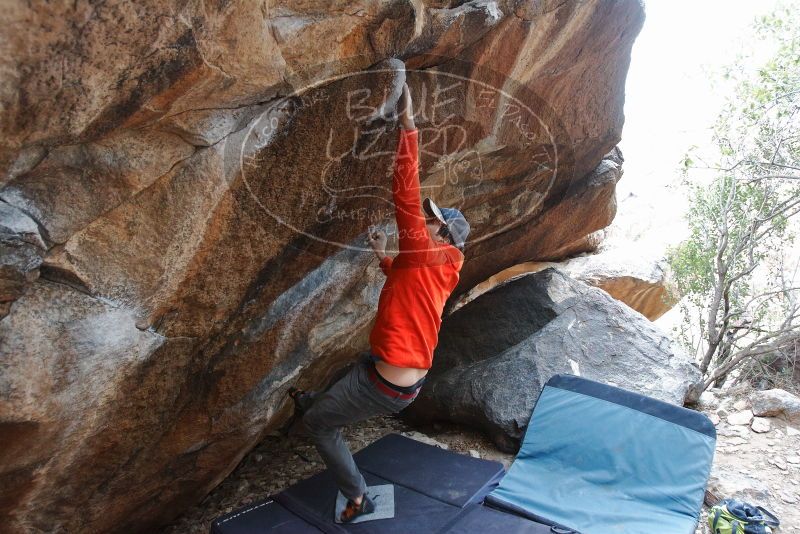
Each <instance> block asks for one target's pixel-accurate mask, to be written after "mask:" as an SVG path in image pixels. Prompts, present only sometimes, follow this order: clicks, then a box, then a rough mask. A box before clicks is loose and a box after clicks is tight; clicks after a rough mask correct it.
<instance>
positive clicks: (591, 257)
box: [454, 247, 678, 321]
mask: <svg viewBox="0 0 800 534" xmlns="http://www.w3.org/2000/svg"><path fill="white" fill-rule="evenodd" d="M548 267H554V268H556V269H558V270H560V271H562V272H564V273H565V274H567V275H569V276H570V278H574V279H575V280H580V281H581V282H584V283H586V284H589V285H590V286H594V287H599V288H600V289H602V290H603V291H605V292H606V293H608V294H609V295H611V296H612V297H614V298H615V299H617V300H619V301H620V302H624V303H625V304H627V305H628V306H630V307H631V308H633V309H634V310H636V311H638V312H639V313H641V314H642V315H644V316H645V317H647V318H648V319H650V320H651V321H655V320H656V319H658V318H659V317H661V316H662V315H664V314H665V313H666V312H668V311H669V310H670V309H672V307H673V306H675V304H677V302H678V291H677V288H676V287H675V285H674V284H673V283H672V282H671V280H670V278H669V276H668V275H667V273H668V267H667V265H666V262H665V261H664V260H663V259H661V258H654V257H648V256H646V255H642V254H641V253H639V252H636V251H633V250H630V249H623V248H619V247H615V248H606V247H600V249H599V250H598V251H597V252H595V253H593V254H581V255H579V256H574V257H571V258H568V259H566V260H564V261H561V262H551V261H549V262H526V263H522V264H520V265H515V266H513V267H509V268H508V269H505V270H504V271H501V272H499V273H497V274H496V275H494V276H492V277H491V278H489V279H488V280H486V281H484V282H481V283H480V284H478V285H477V286H475V287H474V288H473V289H471V290H470V291H469V292H467V293H465V294H464V295H463V296H462V297H461V299H460V300H459V301H458V303H457V304H456V305H455V306H454V309H458V308H459V307H461V306H463V305H464V304H466V303H467V302H469V301H471V300H473V299H475V298H476V297H478V295H481V294H483V293H485V292H487V291H489V290H490V289H491V288H493V287H494V286H496V285H498V284H500V283H502V282H504V281H505V280H508V279H510V278H513V277H516V276H519V275H521V274H525V273H535V272H537V271H541V270H543V269H547V268H548Z"/></svg>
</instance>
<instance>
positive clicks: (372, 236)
mask: <svg viewBox="0 0 800 534" xmlns="http://www.w3.org/2000/svg"><path fill="white" fill-rule="evenodd" d="M367 240H368V241H369V246H370V247H372V250H374V251H375V254H378V256H380V255H381V254H383V255H386V232H384V231H383V230H380V229H379V228H377V227H375V226H371V227H370V228H369V230H368V231H367Z"/></svg>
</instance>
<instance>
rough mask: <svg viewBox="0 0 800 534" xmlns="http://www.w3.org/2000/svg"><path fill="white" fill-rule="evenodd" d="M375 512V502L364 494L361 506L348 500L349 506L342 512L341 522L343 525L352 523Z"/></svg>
mask: <svg viewBox="0 0 800 534" xmlns="http://www.w3.org/2000/svg"><path fill="white" fill-rule="evenodd" d="M374 511H375V501H373V500H372V499H370V498H369V497H368V496H367V494H366V493H365V494H364V497H363V498H362V499H361V504H360V505H359V504H356V503H354V502H353V501H351V500H350V499H347V505H345V507H344V510H342V513H341V515H340V516H339V521H341V522H342V523H350V522H351V521H353V520H354V519H355V518H357V517H361V516H362V515H367V514H371V513H372V512H374Z"/></svg>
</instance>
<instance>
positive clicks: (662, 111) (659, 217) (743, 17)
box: [612, 0, 777, 255]
mask: <svg viewBox="0 0 800 534" xmlns="http://www.w3.org/2000/svg"><path fill="white" fill-rule="evenodd" d="M776 3H777V2H776V1H775V0H758V1H757V2H754V1H752V0H747V1H745V0H701V1H697V0H694V1H689V0H649V1H646V2H645V12H646V19H645V22H644V27H643V28H642V31H641V32H640V33H639V36H638V37H637V39H636V41H635V42H634V44H633V52H632V55H631V65H630V70H629V71H628V78H627V82H626V89H625V108H624V111H625V126H624V129H623V131H622V141H621V142H620V148H621V149H622V154H623V156H624V158H625V163H624V165H623V169H624V171H625V173H624V175H623V177H622V179H621V180H620V181H619V183H618V184H617V202H618V210H617V218H616V219H615V221H614V224H613V225H612V226H613V227H614V231H615V232H617V234H616V235H617V236H618V237H620V238H623V239H625V240H630V239H635V240H636V241H638V243H637V248H638V247H644V248H645V249H647V250H649V251H651V252H652V253H653V254H655V255H660V254H662V253H663V250H664V247H665V245H666V244H667V243H669V244H673V243H677V242H678V241H680V240H681V239H682V238H683V237H685V235H686V229H685V224H684V223H683V222H682V220H681V214H682V213H683V211H684V210H685V208H686V201H685V199H684V198H683V195H682V194H681V192H680V191H679V190H678V189H677V188H674V187H673V188H670V187H669V185H670V184H671V183H672V182H676V181H677V179H679V177H680V174H679V172H678V167H679V163H680V161H681V159H682V157H683V155H684V153H685V152H686V150H687V148H688V147H689V146H690V145H691V144H698V145H702V144H704V143H706V142H708V140H709V139H710V137H709V130H708V128H709V126H710V125H711V124H713V122H714V119H715V118H716V116H717V113H718V112H719V109H720V106H721V104H722V102H723V100H722V98H720V94H721V89H720V88H714V87H712V85H711V82H710V81H709V76H708V74H707V73H706V72H705V70H707V69H708V68H709V67H710V68H712V69H713V68H717V67H718V66H720V65H722V64H728V63H731V62H732V61H733V60H734V59H735V54H736V51H737V50H739V46H740V45H739V43H740V41H741V38H742V37H743V36H746V35H747V34H749V32H750V31H749V29H748V26H749V25H750V24H751V22H752V21H753V19H754V18H755V17H757V16H760V15H763V14H766V13H769V12H771V11H772V9H773V8H774V6H775V5H776ZM757 43H758V42H756V43H753V44H751V45H749V46H756V45H757ZM767 51H768V50H767ZM762 52H763V50H762ZM631 195H633V196H631Z"/></svg>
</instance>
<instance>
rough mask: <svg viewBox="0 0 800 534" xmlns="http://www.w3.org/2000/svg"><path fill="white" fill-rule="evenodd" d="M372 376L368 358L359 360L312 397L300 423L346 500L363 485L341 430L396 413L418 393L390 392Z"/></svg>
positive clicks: (358, 492)
mask: <svg viewBox="0 0 800 534" xmlns="http://www.w3.org/2000/svg"><path fill="white" fill-rule="evenodd" d="M374 373H375V371H374V368H373V366H372V363H371V362H370V358H369V357H368V356H367V357H363V358H361V360H359V361H358V363H356V364H355V365H354V366H353V368H352V369H351V370H350V371H349V372H348V373H347V374H346V375H345V376H344V377H342V378H341V379H340V380H339V381H338V382H336V383H335V384H334V385H333V386H331V387H330V388H329V389H328V390H327V391H325V392H323V393H319V394H316V395H314V396H313V401H312V404H311V406H310V408H308V409H307V411H306V412H305V415H304V416H303V424H304V426H305V428H306V430H307V431H308V434H309V435H310V436H311V439H312V441H313V442H314V446H315V447H316V449H317V452H319V455H320V456H321V457H322V460H323V461H324V462H325V465H326V466H327V467H328V469H329V470H330V471H331V473H332V474H333V478H334V480H335V481H336V484H337V486H338V487H339V490H340V491H341V492H342V494H343V495H344V496H345V497H347V498H348V499H350V500H355V499H356V498H358V497H360V496H361V495H363V494H364V493H365V492H366V490H367V484H366V481H365V480H364V476H363V475H362V474H361V472H360V471H359V470H358V467H356V463H355V461H354V460H353V455H352V453H351V452H350V449H349V448H348V446H347V443H345V441H344V438H343V437H342V431H341V428H342V427H343V426H344V425H347V424H350V423H355V422H358V421H363V420H364V419H368V418H370V417H373V416H376V415H385V414H392V413H397V412H399V411H400V410H402V409H403V408H405V407H406V406H408V405H409V404H411V403H412V402H413V401H414V399H415V398H416V395H417V394H418V393H419V387H417V388H416V392H415V393H413V394H411V395H409V394H403V393H401V392H399V391H393V390H392V389H391V388H389V387H387V385H386V383H385V382H383V381H381V380H380V379H379V378H376V375H375V374H374ZM420 385H421V384H420ZM409 396H410V397H411V398H408V397H409ZM404 397H405V398H404Z"/></svg>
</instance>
